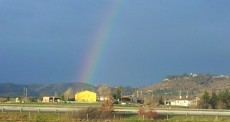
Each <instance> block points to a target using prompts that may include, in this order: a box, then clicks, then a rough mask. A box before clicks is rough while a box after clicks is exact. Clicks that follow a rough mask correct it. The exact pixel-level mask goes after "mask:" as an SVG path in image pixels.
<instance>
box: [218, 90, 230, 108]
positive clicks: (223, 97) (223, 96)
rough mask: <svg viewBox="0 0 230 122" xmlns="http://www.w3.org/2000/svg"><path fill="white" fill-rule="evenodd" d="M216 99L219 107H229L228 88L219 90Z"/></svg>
mask: <svg viewBox="0 0 230 122" xmlns="http://www.w3.org/2000/svg"><path fill="white" fill-rule="evenodd" d="M218 99H219V108H222V109H227V108H228V107H229V105H228V103H229V99H230V96H229V94H228V90H224V91H221V92H220V93H219V95H218Z"/></svg>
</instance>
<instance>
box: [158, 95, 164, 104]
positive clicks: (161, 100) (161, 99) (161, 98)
mask: <svg viewBox="0 0 230 122" xmlns="http://www.w3.org/2000/svg"><path fill="white" fill-rule="evenodd" d="M159 104H160V105H164V100H163V97H162V96H161V97H160V99H159Z"/></svg>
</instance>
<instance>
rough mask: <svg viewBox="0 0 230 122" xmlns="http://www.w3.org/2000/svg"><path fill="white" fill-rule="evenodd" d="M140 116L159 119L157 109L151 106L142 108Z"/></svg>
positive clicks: (139, 112)
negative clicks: (146, 108)
mask: <svg viewBox="0 0 230 122" xmlns="http://www.w3.org/2000/svg"><path fill="white" fill-rule="evenodd" d="M137 114H138V116H139V117H142V118H143V119H144V118H147V119H157V118H158V115H157V112H156V110H155V109H153V108H149V109H148V110H145V109H144V108H140V109H139V110H138V113H137Z"/></svg>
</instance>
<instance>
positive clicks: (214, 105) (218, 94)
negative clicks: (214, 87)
mask: <svg viewBox="0 0 230 122" xmlns="http://www.w3.org/2000/svg"><path fill="white" fill-rule="evenodd" d="M198 107H199V108H203V109H229V108H230V94H229V91H228V90H227V89H225V90H223V91H212V92H211V94H210V93H208V92H207V91H205V92H204V93H203V95H202V96H201V99H200V102H199V105H198Z"/></svg>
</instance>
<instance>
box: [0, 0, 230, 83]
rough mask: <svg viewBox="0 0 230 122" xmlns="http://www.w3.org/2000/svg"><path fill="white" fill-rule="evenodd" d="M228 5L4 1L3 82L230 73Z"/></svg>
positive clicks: (0, 7)
mask: <svg viewBox="0 0 230 122" xmlns="http://www.w3.org/2000/svg"><path fill="white" fill-rule="evenodd" d="M229 4H230V1H229V0H221V1H217V0H188V1H185V0H173V1H171V0H125V1H124V0H39V1H30V0H1V1H0V83H5V82H11V83H20V84H25V83H67V82H85V83H90V84H94V85H99V84H107V85H114V86H115V85H126V86H127V85H128V86H135V87H142V86H147V85H151V84H156V83H159V82H160V81H161V80H162V79H164V78H165V77H166V76H168V75H180V74H183V73H208V74H217V75H220V74H221V75H222V74H224V75H229V74H230V70H229V69H230V65H229V63H230V56H229V52H230V48H229V45H230V41H229V39H230V38H229V37H230V34H229V32H230V14H229V12H230V7H229Z"/></svg>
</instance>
